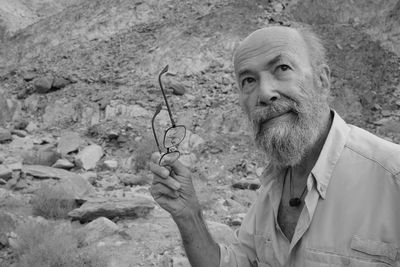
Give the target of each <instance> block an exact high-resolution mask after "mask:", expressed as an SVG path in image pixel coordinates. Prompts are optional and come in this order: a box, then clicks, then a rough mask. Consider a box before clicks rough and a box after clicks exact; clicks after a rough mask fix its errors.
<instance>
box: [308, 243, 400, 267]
mask: <svg viewBox="0 0 400 267" xmlns="http://www.w3.org/2000/svg"><path fill="white" fill-rule="evenodd" d="M350 248H351V251H350V253H349V254H350V255H341V254H339V253H336V252H333V251H326V250H322V249H316V248H307V249H306V252H305V260H306V263H307V264H306V266H308V267H317V266H333V267H338V266H349V267H364V266H365V267H391V266H392V267H393V266H395V261H396V257H397V249H396V247H395V246H394V245H392V244H388V243H384V242H380V241H373V240H368V239H362V238H360V237H358V236H354V237H353V238H352V239H351V243H350ZM396 266H397V265H396Z"/></svg>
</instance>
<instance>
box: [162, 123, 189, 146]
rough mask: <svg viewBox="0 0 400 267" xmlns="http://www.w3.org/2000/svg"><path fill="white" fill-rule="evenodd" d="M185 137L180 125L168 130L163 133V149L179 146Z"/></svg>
mask: <svg viewBox="0 0 400 267" xmlns="http://www.w3.org/2000/svg"><path fill="white" fill-rule="evenodd" d="M185 135H186V129H185V127H183V126H181V125H178V126H175V127H171V128H169V129H168V130H167V131H166V132H165V137H164V147H165V148H170V147H174V146H177V145H179V144H180V143H181V142H182V141H183V139H184V138H185Z"/></svg>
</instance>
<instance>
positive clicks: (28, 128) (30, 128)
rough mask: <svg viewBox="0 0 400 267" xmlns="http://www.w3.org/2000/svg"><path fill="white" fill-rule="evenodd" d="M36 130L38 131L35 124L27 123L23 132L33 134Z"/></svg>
mask: <svg viewBox="0 0 400 267" xmlns="http://www.w3.org/2000/svg"><path fill="white" fill-rule="evenodd" d="M37 129H38V127H37V125H36V123H34V122H31V121H30V122H29V123H28V125H27V126H26V128H25V130H26V131H27V132H28V133H33V132H35V131H36V130H37Z"/></svg>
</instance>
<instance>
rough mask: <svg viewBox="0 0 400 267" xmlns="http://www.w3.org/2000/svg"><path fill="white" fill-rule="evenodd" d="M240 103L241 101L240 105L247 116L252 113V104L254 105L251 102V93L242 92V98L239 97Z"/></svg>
mask: <svg viewBox="0 0 400 267" xmlns="http://www.w3.org/2000/svg"><path fill="white" fill-rule="evenodd" d="M239 103H240V106H241V108H242V110H243V112H244V113H245V114H246V115H247V116H249V115H250V111H251V109H252V106H253V105H252V104H251V96H250V95H244V94H241V95H240V98H239Z"/></svg>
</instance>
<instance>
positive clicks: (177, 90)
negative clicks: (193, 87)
mask: <svg viewBox="0 0 400 267" xmlns="http://www.w3.org/2000/svg"><path fill="white" fill-rule="evenodd" d="M185 87H186V86H185V85H184V84H183V83H179V82H169V83H168V84H167V88H168V89H171V90H172V93H173V94H174V95H184V94H185V93H186V89H185Z"/></svg>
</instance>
